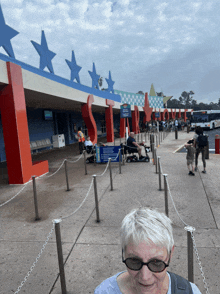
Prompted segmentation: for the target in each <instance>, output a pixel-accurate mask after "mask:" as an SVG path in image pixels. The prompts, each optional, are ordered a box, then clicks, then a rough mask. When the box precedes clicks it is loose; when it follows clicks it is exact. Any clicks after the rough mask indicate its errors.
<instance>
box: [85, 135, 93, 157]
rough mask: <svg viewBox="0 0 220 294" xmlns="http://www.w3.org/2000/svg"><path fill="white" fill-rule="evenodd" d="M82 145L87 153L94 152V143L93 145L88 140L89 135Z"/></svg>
mask: <svg viewBox="0 0 220 294" xmlns="http://www.w3.org/2000/svg"><path fill="white" fill-rule="evenodd" d="M84 146H85V149H86V152H87V153H88V154H90V153H91V154H93V153H94V145H93V143H92V141H90V137H89V136H88V137H87V138H86V141H85V143H84Z"/></svg>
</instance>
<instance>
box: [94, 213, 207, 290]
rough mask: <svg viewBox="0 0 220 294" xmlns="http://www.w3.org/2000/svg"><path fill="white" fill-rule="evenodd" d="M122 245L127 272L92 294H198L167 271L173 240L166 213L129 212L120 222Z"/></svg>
mask: <svg viewBox="0 0 220 294" xmlns="http://www.w3.org/2000/svg"><path fill="white" fill-rule="evenodd" d="M121 244H122V262H123V263H124V264H125V265H126V267H127V270H126V271H124V272H119V273H117V274H116V275H114V276H113V277H110V278H108V279H107V280H105V281H103V282H102V283H101V284H100V285H99V286H98V287H97V288H96V290H95V292H94V293H95V294H107V293H108V294H113V293H114V294H122V293H124V294H142V293H148V294H150V293H151V294H172V293H175V294H181V293H182V294H201V292H200V291H199V289H198V288H197V286H196V285H195V284H193V283H189V282H188V281H187V280H185V279H184V278H182V277H180V276H178V275H176V274H173V273H170V272H168V271H167V267H168V266H169V263H170V260H171V257H172V254H173V250H174V240H173V233H172V226H171V220H170V219H169V218H168V217H167V216H165V214H163V213H159V212H158V211H156V210H151V209H149V208H145V207H142V208H139V209H134V210H132V211H131V212H130V213H129V214H128V215H126V216H125V218H124V220H123V221H122V226H121Z"/></svg>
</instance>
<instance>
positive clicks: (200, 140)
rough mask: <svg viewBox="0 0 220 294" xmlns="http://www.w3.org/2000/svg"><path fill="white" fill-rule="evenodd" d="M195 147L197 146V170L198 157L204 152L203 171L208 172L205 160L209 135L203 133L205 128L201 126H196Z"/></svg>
mask: <svg viewBox="0 0 220 294" xmlns="http://www.w3.org/2000/svg"><path fill="white" fill-rule="evenodd" d="M195 138H196V140H195V147H196V161H195V171H198V157H199V154H200V153H202V162H203V171H202V173H204V174H206V161H205V147H206V146H207V145H208V138H207V136H204V135H203V129H202V128H201V127H197V128H196V135H195Z"/></svg>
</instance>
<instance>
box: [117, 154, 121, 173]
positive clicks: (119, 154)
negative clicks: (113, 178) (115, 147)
mask: <svg viewBox="0 0 220 294" xmlns="http://www.w3.org/2000/svg"><path fill="white" fill-rule="evenodd" d="M118 156H119V161H118V162H119V174H121V149H119V152H118Z"/></svg>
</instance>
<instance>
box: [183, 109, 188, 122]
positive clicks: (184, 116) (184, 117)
mask: <svg viewBox="0 0 220 294" xmlns="http://www.w3.org/2000/svg"><path fill="white" fill-rule="evenodd" d="M186 112H187V109H185V110H184V113H183V119H184V122H186Z"/></svg>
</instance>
